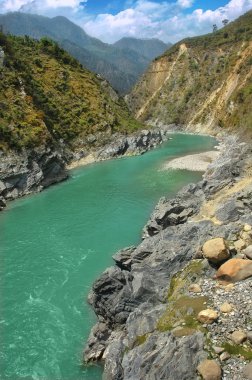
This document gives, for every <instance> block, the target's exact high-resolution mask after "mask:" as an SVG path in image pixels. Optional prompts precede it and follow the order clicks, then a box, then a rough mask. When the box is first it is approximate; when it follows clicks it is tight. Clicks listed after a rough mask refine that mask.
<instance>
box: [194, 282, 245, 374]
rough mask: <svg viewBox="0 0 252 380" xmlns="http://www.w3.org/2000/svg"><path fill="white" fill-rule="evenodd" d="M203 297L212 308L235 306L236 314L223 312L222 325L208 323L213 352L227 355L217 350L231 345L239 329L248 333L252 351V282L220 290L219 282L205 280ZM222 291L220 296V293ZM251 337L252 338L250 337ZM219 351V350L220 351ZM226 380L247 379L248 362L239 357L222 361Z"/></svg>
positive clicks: (234, 312)
mask: <svg viewBox="0 0 252 380" xmlns="http://www.w3.org/2000/svg"><path fill="white" fill-rule="evenodd" d="M201 288H202V293H201V294H202V296H206V297H208V298H209V300H210V302H211V308H213V309H216V310H220V307H221V305H223V304H224V303H228V304H231V305H232V307H233V311H232V312H230V313H226V314H225V313H223V314H221V315H220V317H219V320H220V322H221V323H213V324H208V325H207V324H206V325H205V327H206V328H207V329H208V333H209V339H210V340H211V342H212V344H213V345H214V347H213V351H214V352H215V353H216V354H217V355H220V354H222V353H223V352H224V350H222V351H221V352H216V350H215V348H216V347H219V348H222V345H223V344H224V343H227V342H230V335H231V334H232V333H233V332H234V331H237V330H242V331H246V333H247V342H248V345H249V346H250V347H251V348H252V344H251V343H249V342H251V340H250V339H252V323H251V320H252V298H251V293H252V279H251V278H248V279H247V280H244V281H240V282H237V283H235V284H228V285H225V286H224V285H220V286H218V287H216V281H214V280H213V279H211V278H204V279H203V280H202V282H201ZM217 289H218V293H217V292H216V290H217ZM249 334H251V338H249V337H250V335H249ZM217 351H218V349H217ZM221 363H222V364H221V366H222V368H223V374H224V375H223V380H245V379H246V378H245V377H244V374H243V370H244V368H245V366H246V365H247V364H248V363H247V361H246V360H244V359H242V358H241V357H239V356H233V355H232V356H231V358H229V359H227V360H225V361H222V362H221Z"/></svg>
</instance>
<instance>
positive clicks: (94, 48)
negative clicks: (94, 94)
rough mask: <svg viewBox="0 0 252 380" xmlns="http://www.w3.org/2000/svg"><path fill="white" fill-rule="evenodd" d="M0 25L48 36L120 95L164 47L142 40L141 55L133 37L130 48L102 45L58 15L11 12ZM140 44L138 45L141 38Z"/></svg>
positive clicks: (19, 32)
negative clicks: (45, 15) (99, 75)
mask: <svg viewBox="0 0 252 380" xmlns="http://www.w3.org/2000/svg"><path fill="white" fill-rule="evenodd" d="M0 25H2V27H3V30H4V31H5V32H10V33H11V34H14V35H18V36H25V35H28V36H30V37H33V38H36V39H40V38H41V37H44V36H46V37H50V38H52V39H53V40H55V41H57V42H58V43H59V44H60V46H61V47H63V48H64V49H65V50H67V51H68V52H69V53H70V54H71V55H73V56H74V57H75V58H77V59H78V60H79V61H80V62H81V63H82V64H83V65H84V66H86V67H87V68H88V69H89V70H92V71H94V72H96V73H99V74H101V75H102V76H103V77H104V78H106V79H107V80H108V81H109V82H110V83H111V85H112V86H113V87H114V88H115V89H116V90H117V91H118V92H119V93H121V94H125V93H127V92H128V91H129V90H130V88H132V86H133V85H134V84H135V83H136V81H137V79H138V78H139V76H140V75H141V74H142V73H143V72H144V71H145V70H146V68H147V67H148V65H149V63H150V61H151V60H152V59H153V58H154V56H157V55H160V54H162V53H163V52H164V51H165V50H166V49H165V44H164V43H163V42H161V41H158V40H155V41H154V42H146V43H145V45H144V49H143V52H144V54H142V50H138V49H136V46H137V45H136V44H138V45H139V42H138V43H137V40H136V41H135V43H134V47H133V48H132V49H131V48H130V46H129V44H126V45H125V44H122V45H120V44H119V45H118V46H117V45H116V44H115V45H109V44H105V43H103V42H102V41H100V40H98V39H96V38H93V37H90V36H89V35H88V34H86V33H85V32H84V30H83V29H82V28H80V27H79V26H77V25H75V24H74V23H72V22H71V21H69V20H68V19H67V18H65V17H62V16H58V17H54V18H52V19H50V18H48V17H43V16H38V15H31V14H25V13H18V12H14V13H8V14H5V15H0ZM150 41H151V40H150ZM140 44H141V45H142V41H140ZM154 45H155V47H154ZM131 46H132V44H131ZM150 47H151V50H152V51H153V52H154V54H155V55H153V54H151V56H149V54H147V53H146V51H147V50H148V49H149V48H150Z"/></svg>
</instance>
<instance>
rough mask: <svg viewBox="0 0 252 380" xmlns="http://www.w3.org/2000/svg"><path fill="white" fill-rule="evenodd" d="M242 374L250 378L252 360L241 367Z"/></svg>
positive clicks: (251, 378)
mask: <svg viewBox="0 0 252 380" xmlns="http://www.w3.org/2000/svg"><path fill="white" fill-rule="evenodd" d="M243 375H244V377H245V379H247V380H252V362H250V363H249V364H247V365H246V366H245V367H244V369H243Z"/></svg>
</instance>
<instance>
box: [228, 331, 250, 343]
mask: <svg viewBox="0 0 252 380" xmlns="http://www.w3.org/2000/svg"><path fill="white" fill-rule="evenodd" d="M246 339H247V334H246V333H245V332H244V331H242V330H237V331H234V332H233V333H232V334H231V340H232V342H234V343H235V344H241V343H243V342H245V340H246Z"/></svg>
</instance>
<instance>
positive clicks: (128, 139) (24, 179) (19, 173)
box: [0, 126, 170, 211]
mask: <svg viewBox="0 0 252 380" xmlns="http://www.w3.org/2000/svg"><path fill="white" fill-rule="evenodd" d="M169 133H170V129H169V126H168V127H164V128H163V129H158V130H157V129H156V130H155V129H153V130H152V131H149V130H142V131H140V132H137V133H135V134H133V135H131V136H125V135H122V134H119V133H115V134H111V133H110V134H109V135H107V134H106V136H104V134H102V133H100V132H99V133H98V135H97V136H96V135H89V136H88V137H87V139H86V141H79V142H78V143H77V145H78V147H76V151H70V150H69V148H68V147H66V146H63V145H62V144H58V145H57V146H51V147H45V146H40V147H38V148H34V149H33V150H29V151H28V150H25V151H23V152H20V153H17V152H9V153H8V154H6V153H4V152H1V151H0V211H1V210H2V209H3V208H4V207H5V206H6V201H9V200H12V199H15V198H18V197H22V196H23V195H26V194H30V193H33V192H37V191H41V190H43V189H44V188H46V187H48V186H50V185H52V184H54V183H57V182H60V181H63V180H65V179H67V178H68V172H67V170H66V163H69V161H75V160H77V161H78V160H79V159H80V158H82V157H83V156H85V155H88V154H89V153H90V150H91V151H92V144H93V143H95V142H96V141H99V144H100V145H99V147H96V148H95V155H96V157H97V161H99V160H108V159H111V158H116V157H121V156H123V155H139V154H143V153H144V152H146V151H148V150H150V149H152V148H154V147H156V146H157V145H159V144H161V143H162V142H163V141H166V140H167V139H168V138H169ZM101 146H103V147H102V148H101Z"/></svg>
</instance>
